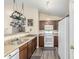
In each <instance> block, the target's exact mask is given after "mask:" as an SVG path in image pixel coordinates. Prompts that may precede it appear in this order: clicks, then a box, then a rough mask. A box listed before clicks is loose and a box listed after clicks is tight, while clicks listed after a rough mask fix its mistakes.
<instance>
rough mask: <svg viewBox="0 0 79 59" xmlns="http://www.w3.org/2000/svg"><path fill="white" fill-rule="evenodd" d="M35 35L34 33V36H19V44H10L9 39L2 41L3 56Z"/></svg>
mask: <svg viewBox="0 0 79 59" xmlns="http://www.w3.org/2000/svg"><path fill="white" fill-rule="evenodd" d="M35 37H36V35H34V36H23V37H21V38H20V40H21V43H19V44H16V43H14V44H12V42H11V40H8V41H6V42H5V43H4V57H5V56H7V55H9V54H10V53H11V52H13V51H14V50H16V49H18V48H19V47H21V46H22V45H24V44H25V43H27V42H29V41H30V40H32V39H33V38H35Z"/></svg>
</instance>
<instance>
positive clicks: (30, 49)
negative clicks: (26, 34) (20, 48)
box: [28, 41, 32, 59]
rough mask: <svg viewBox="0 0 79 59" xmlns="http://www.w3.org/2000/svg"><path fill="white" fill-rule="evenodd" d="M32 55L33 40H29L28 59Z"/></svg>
mask: <svg viewBox="0 0 79 59" xmlns="http://www.w3.org/2000/svg"><path fill="white" fill-rule="evenodd" d="M31 55H32V41H30V42H28V59H30V57H31Z"/></svg>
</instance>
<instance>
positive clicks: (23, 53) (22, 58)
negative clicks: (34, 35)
mask: <svg viewBox="0 0 79 59" xmlns="http://www.w3.org/2000/svg"><path fill="white" fill-rule="evenodd" d="M20 59H27V49H26V48H25V49H23V50H22V51H20Z"/></svg>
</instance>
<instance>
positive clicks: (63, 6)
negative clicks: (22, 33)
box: [5, 0, 69, 17]
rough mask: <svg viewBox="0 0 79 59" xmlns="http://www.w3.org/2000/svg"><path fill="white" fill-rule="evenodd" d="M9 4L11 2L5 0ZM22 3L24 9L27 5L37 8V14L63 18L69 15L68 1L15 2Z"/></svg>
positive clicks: (33, 0) (29, 0) (30, 0)
mask: <svg viewBox="0 0 79 59" xmlns="http://www.w3.org/2000/svg"><path fill="white" fill-rule="evenodd" d="M5 1H8V2H10V1H11V0H5ZM17 1H20V2H24V7H25V6H27V5H29V6H31V7H33V8H37V9H38V10H39V12H42V13H46V14H48V15H52V16H58V17H64V16H66V15H67V14H68V13H69V0H17Z"/></svg>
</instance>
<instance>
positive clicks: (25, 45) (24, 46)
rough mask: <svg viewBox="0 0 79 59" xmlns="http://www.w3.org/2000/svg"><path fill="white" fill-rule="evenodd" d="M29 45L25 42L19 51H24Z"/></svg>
mask: <svg viewBox="0 0 79 59" xmlns="http://www.w3.org/2000/svg"><path fill="white" fill-rule="evenodd" d="M26 47H27V43H26V44H24V45H22V46H21V47H20V48H19V51H22V50H23V49H24V48H26Z"/></svg>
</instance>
